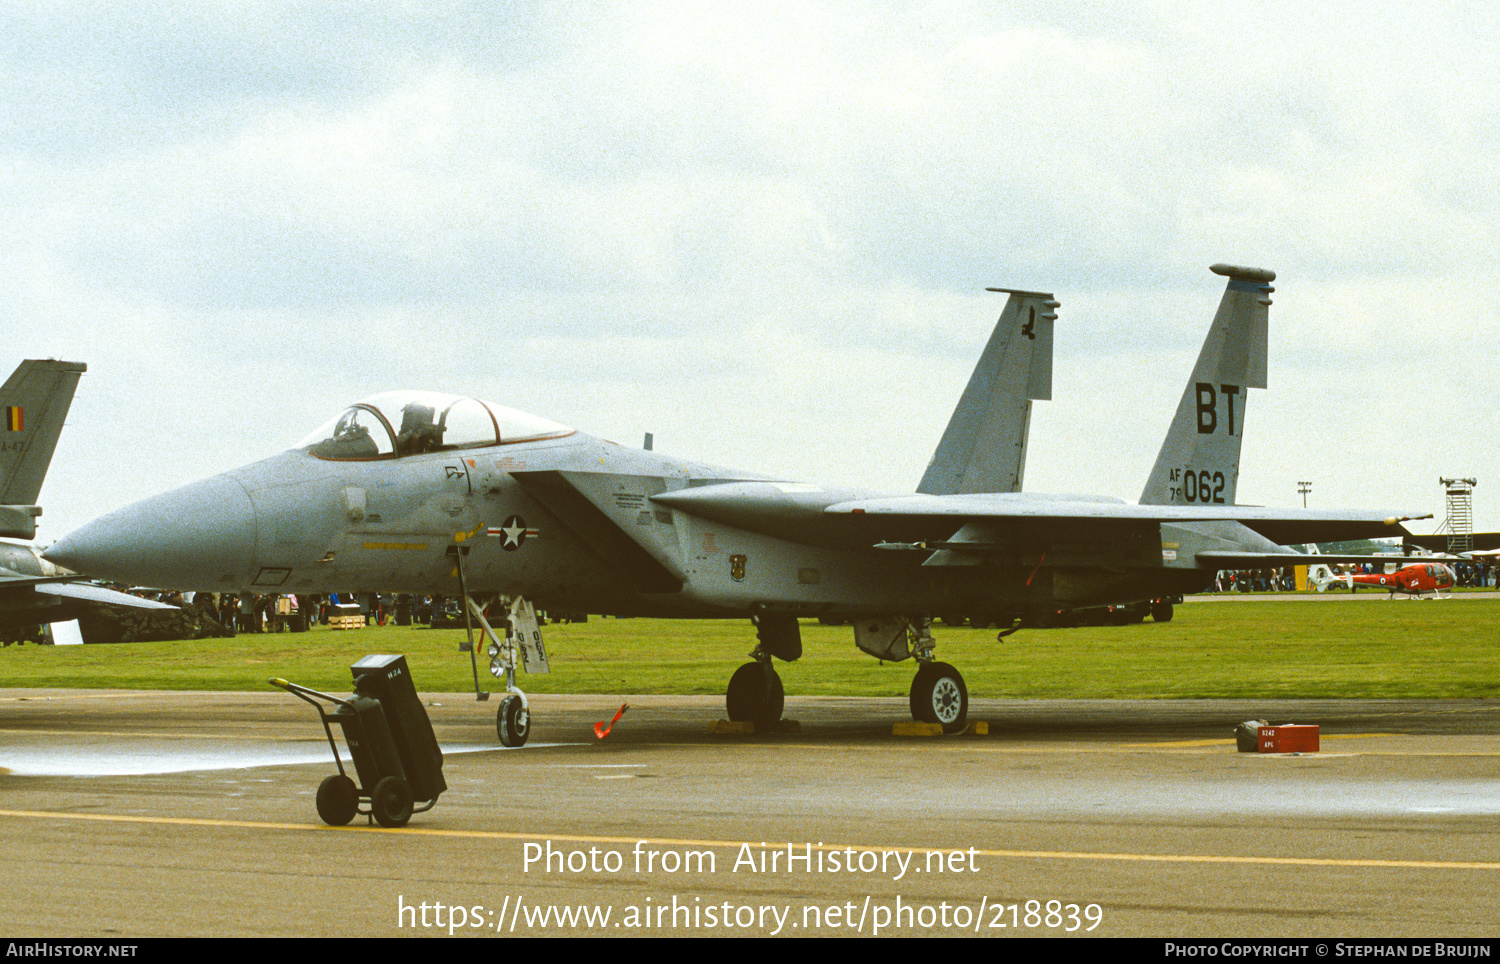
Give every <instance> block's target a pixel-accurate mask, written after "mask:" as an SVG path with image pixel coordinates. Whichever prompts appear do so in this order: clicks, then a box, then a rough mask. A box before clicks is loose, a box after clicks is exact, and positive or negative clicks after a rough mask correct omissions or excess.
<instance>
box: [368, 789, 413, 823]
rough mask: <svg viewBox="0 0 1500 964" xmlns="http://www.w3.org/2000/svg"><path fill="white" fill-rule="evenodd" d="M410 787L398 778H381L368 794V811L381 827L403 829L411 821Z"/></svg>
mask: <svg viewBox="0 0 1500 964" xmlns="http://www.w3.org/2000/svg"><path fill="white" fill-rule="evenodd" d="M411 808H412V799H411V787H410V786H408V785H407V783H406V781H405V780H403V779H401V778H400V777H382V778H381V780H380V782H379V783H377V784H375V792H374V793H372V794H370V810H371V811H373V812H374V814H375V822H376V823H378V824H380V825H381V826H382V827H404V826H406V821H408V820H410V819H411Z"/></svg>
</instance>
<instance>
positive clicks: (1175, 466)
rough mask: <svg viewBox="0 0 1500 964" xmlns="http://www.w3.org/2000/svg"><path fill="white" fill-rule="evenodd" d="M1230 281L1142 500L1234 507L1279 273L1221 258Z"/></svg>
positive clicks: (1218, 268) (1217, 268) (1219, 268)
mask: <svg viewBox="0 0 1500 964" xmlns="http://www.w3.org/2000/svg"><path fill="white" fill-rule="evenodd" d="M1209 270H1210V271H1212V272H1213V273H1214V274H1218V275H1223V276H1224V277H1227V278H1228V279H1229V284H1228V286H1227V287H1226V288H1225V289H1224V298H1223V300H1222V301H1220V302H1219V313H1218V314H1217V315H1215V316H1214V323H1213V327H1211V328H1210V329H1209V330H1208V338H1207V339H1206V340H1205V341H1204V342H1203V351H1202V352H1201V353H1199V355H1198V364H1197V365H1196V366H1194V368H1193V375H1192V377H1191V378H1189V379H1188V383H1187V388H1186V389H1185V390H1184V391H1183V393H1182V401H1181V402H1180V403H1178V405H1177V414H1176V416H1175V417H1173V419H1172V426H1171V428H1170V429H1168V431H1167V439H1166V441H1165V442H1163V443H1162V447H1161V453H1160V454H1159V455H1157V457H1156V466H1155V468H1153V469H1152V470H1151V477H1150V479H1149V480H1148V481H1147V482H1146V489H1145V491H1143V492H1142V493H1141V504H1142V505H1202V504H1209V505H1232V504H1233V503H1234V494H1235V489H1236V487H1237V485H1238V483H1239V475H1240V439H1241V430H1242V429H1243V427H1244V422H1245V408H1246V401H1247V398H1246V396H1247V395H1248V394H1249V392H1248V389H1251V388H1265V387H1266V319H1267V310H1268V309H1269V307H1270V305H1271V292H1272V291H1273V290H1275V289H1273V288H1272V287H1271V284H1270V283H1271V282H1272V281H1274V280H1275V279H1276V272H1274V271H1267V270H1265V269H1264V268H1239V267H1234V266H1233V265H1227V264H1216V265H1214V266H1213V267H1212V268H1210V269H1209Z"/></svg>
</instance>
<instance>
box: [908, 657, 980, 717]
mask: <svg viewBox="0 0 1500 964" xmlns="http://www.w3.org/2000/svg"><path fill="white" fill-rule="evenodd" d="M911 718H912V719H914V720H916V721H917V722H919V723H941V724H942V726H943V732H944V733H962V732H963V729H964V727H965V726H967V725H968V722H969V688H968V687H967V686H965V685H964V678H963V674H962V673H960V672H959V671H958V670H956V669H954V668H953V667H952V666H949V665H948V664H947V663H938V662H931V663H923V664H922V665H921V666H919V667H918V668H917V675H916V676H915V677H914V678H913V679H912V681H911Z"/></svg>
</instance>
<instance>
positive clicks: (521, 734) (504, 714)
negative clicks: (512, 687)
mask: <svg viewBox="0 0 1500 964" xmlns="http://www.w3.org/2000/svg"><path fill="white" fill-rule="evenodd" d="M495 732H496V733H498V734H499V735H500V745H501V746H521V745H523V744H524V743H525V742H526V738H527V737H528V736H530V735H531V712H530V711H529V710H527V709H526V707H525V706H524V705H522V703H521V698H520V697H519V696H517V695H515V694H514V693H512V694H511V695H509V696H507V697H506V698H505V699H503V700H501V701H500V708H499V709H498V710H496V711H495Z"/></svg>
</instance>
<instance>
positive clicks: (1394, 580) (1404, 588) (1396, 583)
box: [1337, 560, 1458, 599]
mask: <svg viewBox="0 0 1500 964" xmlns="http://www.w3.org/2000/svg"><path fill="white" fill-rule="evenodd" d="M1337 578H1338V579H1339V580H1341V581H1343V582H1344V584H1345V585H1347V586H1349V587H1350V588H1351V589H1352V588H1356V587H1359V586H1373V587H1375V588H1377V589H1384V590H1385V591H1386V592H1388V593H1390V597H1387V598H1391V597H1394V596H1395V595H1396V593H1398V592H1399V593H1405V594H1406V595H1408V596H1420V595H1422V594H1423V593H1428V592H1430V593H1432V596H1433V598H1434V599H1440V598H1442V597H1441V596H1439V595H1438V593H1439V592H1440V591H1442V590H1444V589H1452V588H1453V587H1454V586H1455V585H1456V584H1457V583H1458V575H1457V574H1456V573H1455V572H1454V571H1453V569H1452V567H1450V566H1448V565H1447V564H1446V563H1442V562H1432V561H1430V560H1429V561H1423V562H1411V563H1407V564H1406V565H1404V566H1402V567H1401V568H1399V569H1397V570H1396V571H1395V572H1374V573H1369V574H1365V573H1353V574H1349V575H1344V576H1339V577H1337Z"/></svg>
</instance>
